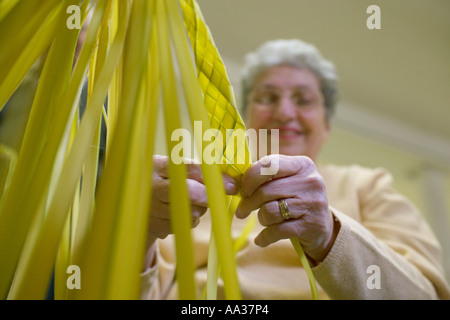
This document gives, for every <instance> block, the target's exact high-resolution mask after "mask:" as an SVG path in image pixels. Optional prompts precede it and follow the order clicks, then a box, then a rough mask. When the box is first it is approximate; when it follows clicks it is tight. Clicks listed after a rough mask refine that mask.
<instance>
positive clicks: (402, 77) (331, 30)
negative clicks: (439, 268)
mask: <svg viewBox="0 0 450 320" xmlns="http://www.w3.org/2000/svg"><path fill="white" fill-rule="evenodd" d="M198 3H199V5H200V8H201V10H202V12H203V15H204V17H205V20H206V22H207V24H208V25H209V27H210V29H211V31H212V34H213V37H214V40H215V42H216V45H217V47H218V49H219V52H220V53H221V55H222V58H223V59H224V61H225V65H226V66H227V70H228V72H229V76H230V78H231V81H232V83H233V86H234V89H235V92H236V95H237V96H238V99H237V100H238V102H239V101H240V97H239V95H240V88H239V71H240V67H241V65H242V61H243V57H244V55H245V53H247V52H248V51H251V50H254V49H255V48H256V47H257V46H259V45H260V44H262V43H263V42H265V41H266V40H270V39H276V38H300V39H302V40H305V41H307V42H310V43H313V44H315V45H316V46H317V47H318V48H319V50H320V51H321V52H322V54H323V55H324V56H325V57H326V58H328V59H330V60H332V61H333V62H334V63H335V65H336V67H337V69H338V73H339V77H340V82H339V83H340V101H339V105H338V108H337V114H336V117H335V119H334V122H333V132H332V135H331V139H330V141H329V143H328V144H327V145H326V147H325V149H324V150H323V152H322V157H321V159H320V162H321V163H336V164H351V163H358V164H361V165H364V166H369V167H379V166H381V167H384V168H386V169H388V170H389V171H390V172H391V173H392V174H393V176H394V187H395V188H396V189H397V190H398V191H399V192H401V193H403V194H405V195H406V196H407V197H408V198H410V199H411V201H412V202H413V203H414V204H415V205H416V206H417V207H418V208H419V209H420V210H421V211H422V213H423V215H424V216H425V218H426V219H427V220H428V221H429V223H430V225H431V226H432V228H433V229H434V231H435V232H436V234H437V236H438V237H439V239H440V241H441V243H442V247H443V251H444V260H445V261H444V264H445V267H446V272H447V278H449V275H450V1H448V0H429V1H423V0H396V1H387V0H386V1H381V0H371V1H366V0H357V1H356V0H351V1H349V0H320V1H317V0H226V1H224V0H198ZM370 5H377V6H378V7H379V8H380V12H381V16H380V17H381V29H379V30H377V29H374V30H369V29H368V28H367V25H366V21H367V19H368V18H369V17H370V16H371V13H367V8H368V7H369V6H370ZM449 279H450V278H449Z"/></svg>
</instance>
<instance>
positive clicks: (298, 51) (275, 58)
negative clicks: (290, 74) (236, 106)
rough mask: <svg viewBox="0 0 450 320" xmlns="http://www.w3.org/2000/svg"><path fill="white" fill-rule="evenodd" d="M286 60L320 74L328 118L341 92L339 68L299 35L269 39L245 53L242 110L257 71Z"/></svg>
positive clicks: (282, 63)
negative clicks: (297, 37) (299, 38)
mask: <svg viewBox="0 0 450 320" xmlns="http://www.w3.org/2000/svg"><path fill="white" fill-rule="evenodd" d="M285 64H288V65H293V66H295V67H298V68H307V69H309V70H310V71H312V72H314V73H315V74H316V75H317V77H318V78H319V81H320V83H321V91H322V94H323V97H324V101H325V110H326V118H327V120H328V121H329V120H330V119H331V117H332V115H333V114H334V109H335V105H336V101H337V94H338V88H337V74H336V69H335V67H334V64H333V63H332V62H330V61H328V60H325V59H324V58H323V57H322V55H321V53H320V52H319V51H318V50H317V48H316V47H315V46H313V45H311V44H309V43H306V42H304V41H301V40H298V39H289V40H284V39H280V40H273V41H268V42H266V43H264V44H263V45H261V46H260V47H259V48H258V49H257V50H256V51H254V52H251V53H248V54H247V55H246V56H245V60H244V67H243V69H242V74H241V90H242V91H241V94H242V112H243V114H245V112H246V109H247V98H248V94H249V93H250V91H251V90H252V88H253V84H254V81H255V79H256V77H257V76H258V74H260V73H261V72H262V71H263V70H265V69H267V68H269V67H273V66H277V65H285Z"/></svg>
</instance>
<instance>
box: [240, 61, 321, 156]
mask: <svg viewBox="0 0 450 320" xmlns="http://www.w3.org/2000/svg"><path fill="white" fill-rule="evenodd" d="M325 114H326V113H325V104H324V98H323V95H322V92H321V90H320V83H319V80H318V78H317V76H316V75H315V74H314V73H313V72H311V71H310V70H308V69H300V68H296V67H293V66H288V65H281V66H275V67H271V68H268V69H266V70H265V71H263V72H262V73H261V74H259V75H258V77H257V78H256V80H255V83H254V86H253V89H252V90H251V91H250V93H249V95H248V107H247V114H246V119H247V127H248V128H253V129H255V130H259V129H269V130H268V138H267V140H268V141H269V142H270V140H271V139H270V129H278V130H279V136H278V138H279V153H280V154H286V155H305V156H308V157H310V158H311V159H312V160H313V161H315V160H316V159H317V156H318V154H319V151H320V149H321V147H322V145H323V143H324V142H325V141H326V140H327V138H328V136H329V133H330V124H329V122H328V121H327V119H326V116H325ZM275 138H276V137H275ZM267 150H268V152H267V153H271V150H273V149H271V146H270V143H269V144H268V149H267ZM259 153H260V152H259ZM259 155H261V154H259Z"/></svg>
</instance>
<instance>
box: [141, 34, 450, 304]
mask: <svg viewBox="0 0 450 320" xmlns="http://www.w3.org/2000/svg"><path fill="white" fill-rule="evenodd" d="M336 78H337V77H336V72H335V69H334V66H333V64H332V63H330V62H329V61H326V60H324V59H323V58H322V56H321V55H320V53H319V52H318V51H317V50H316V48H315V47H314V46H312V45H310V44H307V43H304V42H302V41H299V40H278V41H271V42H268V43H266V44H264V45H263V46H261V47H260V48H259V49H258V50H257V51H256V52H254V53H251V54H249V55H248V56H247V59H246V65H245V66H244V72H243V81H242V84H243V88H242V89H243V97H244V103H243V105H244V108H245V109H244V110H245V119H246V124H247V127H248V128H253V129H256V130H258V129H278V132H279V135H278V138H279V146H278V147H279V153H280V154H281V155H280V156H275V155H270V156H268V157H266V158H265V162H264V164H263V163H262V161H257V162H255V163H254V164H253V165H252V166H251V167H250V168H249V169H248V170H247V171H246V172H245V174H244V175H243V177H242V181H241V182H240V188H241V189H240V190H241V193H242V196H243V199H242V201H241V203H240V205H239V207H238V209H237V212H236V217H237V218H239V219H234V221H233V235H239V234H240V232H241V230H242V228H243V226H244V225H245V222H246V218H247V217H249V215H257V220H258V222H259V223H258V224H257V226H256V227H255V228H254V230H253V231H252V232H251V233H250V235H249V239H248V241H247V242H246V244H245V245H244V247H243V248H242V249H241V250H240V251H239V252H238V253H237V255H236V261H237V268H238V269H237V272H238V278H239V282H240V287H241V292H242V296H243V298H244V299H309V298H311V291H310V287H309V282H308V279H307V276H306V273H305V271H304V270H303V269H302V268H301V266H300V263H299V260H298V257H297V255H296V252H295V250H294V248H293V246H292V244H291V242H290V241H289V240H288V239H289V238H293V237H296V238H298V240H299V242H300V243H301V245H302V247H303V249H304V251H305V253H306V255H307V257H308V259H309V261H310V264H311V266H312V271H313V273H314V276H315V278H316V281H317V282H318V284H319V295H320V298H322V299H324V298H331V299H438V298H450V291H449V287H448V285H447V284H446V281H445V277H444V275H443V270H442V266H441V261H440V247H439V244H438V242H437V241H436V239H435V237H434V236H433V234H432V232H431V230H430V228H429V227H428V226H427V224H426V223H425V221H424V220H423V218H422V217H421V215H420V213H419V212H418V211H417V210H416V209H415V208H414V207H413V206H412V205H411V203H410V202H409V201H408V200H407V199H405V198H404V197H403V196H401V195H399V194H397V193H396V192H394V190H393V189H392V187H391V177H390V175H389V174H387V173H386V172H385V171H383V170H379V169H377V170H371V169H366V168H362V167H360V166H356V165H353V166H349V167H337V166H327V167H323V168H318V167H317V166H316V165H315V161H316V160H317V158H318V155H319V152H320V150H321V148H322V146H323V144H324V143H325V142H326V141H327V138H328V136H329V134H330V128H331V126H330V118H331V116H332V114H333V109H334V106H335V100H336V95H337V85H336ZM268 150H270V147H269V149H268ZM274 157H278V158H276V160H277V161H279V162H278V171H277V173H276V174H275V175H273V176H268V175H261V173H260V168H261V166H262V165H267V161H273V160H275V158H274ZM167 161H168V159H167V158H166V157H155V175H154V190H153V191H154V192H153V201H152V203H153V206H152V212H151V221H150V237H149V250H148V255H147V259H146V270H145V271H144V273H143V275H142V276H143V289H142V298H156V299H176V298H177V297H178V295H177V286H176V282H175V280H174V265H173V260H174V257H173V245H172V242H171V240H172V239H171V237H170V236H169V237H166V236H167V235H168V234H169V233H170V220H169V207H168V206H169V204H168V203H167V194H168V188H169V183H168V180H167V175H166V167H167ZM224 182H225V187H226V191H227V192H228V193H229V194H234V193H236V192H237V186H236V184H235V183H234V182H233V180H232V179H231V178H229V177H226V176H225V177H224ZM188 186H189V191H190V197H191V201H192V209H193V219H194V221H195V222H196V223H195V224H194V225H195V226H196V228H195V229H194V240H195V251H196V256H195V262H196V266H197V272H196V283H197V284H198V290H199V292H201V290H203V287H204V285H205V282H206V263H207V252H208V243H209V236H210V217H209V215H208V214H204V213H205V212H206V210H207V199H206V193H205V187H204V185H203V184H202V183H201V172H200V168H199V167H198V166H195V165H191V166H189V179H188ZM280 203H281V204H285V205H287V207H288V212H289V216H286V215H282V214H281V213H280ZM200 217H201V219H200ZM158 238H160V239H158ZM164 238H165V239H164ZM161 239H164V240H161ZM372 273H377V274H376V277H378V278H377V279H378V281H375V282H374V281H372V280H373V279H372V278H371V276H372V275H374V276H375V274H372ZM218 290H219V293H218V297H219V298H222V297H223V288H222V287H221V285H220V284H219V289H218Z"/></svg>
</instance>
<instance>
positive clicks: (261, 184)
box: [236, 155, 339, 263]
mask: <svg viewBox="0 0 450 320" xmlns="http://www.w3.org/2000/svg"><path fill="white" fill-rule="evenodd" d="M273 161H278V167H277V168H278V170H277V172H276V173H275V174H274V175H263V174H261V172H262V171H261V170H262V169H263V168H267V167H268V166H269V167H270V166H271V164H272V162H273ZM241 194H242V201H241V203H240V204H239V207H238V209H237V211H236V217H238V218H241V219H243V218H245V217H247V216H248V215H249V214H250V213H251V212H252V211H253V210H256V209H259V211H258V219H259V222H260V223H261V225H262V226H264V227H265V228H264V229H263V230H262V231H261V232H260V233H259V235H258V236H257V237H256V238H255V243H256V244H257V245H259V246H261V247H266V246H268V245H270V244H271V243H274V242H276V241H278V240H281V239H289V238H293V237H296V238H298V240H299V241H300V243H301V245H302V247H303V250H304V251H305V253H306V254H307V255H308V256H309V257H310V258H312V259H313V260H314V261H315V262H316V263H318V262H321V261H322V260H323V259H324V258H325V257H326V255H327V254H328V252H329V251H330V249H331V247H332V245H333V243H334V240H335V239H336V236H337V232H338V228H339V225H338V224H337V223H336V222H335V219H334V217H333V214H332V213H331V211H330V209H329V206H328V198H327V193H326V188H325V183H324V181H323V178H322V176H321V175H320V174H319V172H318V171H317V167H316V166H315V164H314V162H313V161H312V160H311V159H310V158H308V157H305V156H284V155H269V156H267V157H264V158H262V159H261V160H259V161H258V162H256V163H254V164H253V165H252V166H251V167H250V168H249V169H248V170H247V171H246V172H245V173H244V175H243V177H242V181H241ZM281 199H284V200H285V201H286V203H287V205H288V208H289V212H290V218H289V219H287V220H285V219H284V218H283V216H282V214H281V212H280V208H279V200H281Z"/></svg>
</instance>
